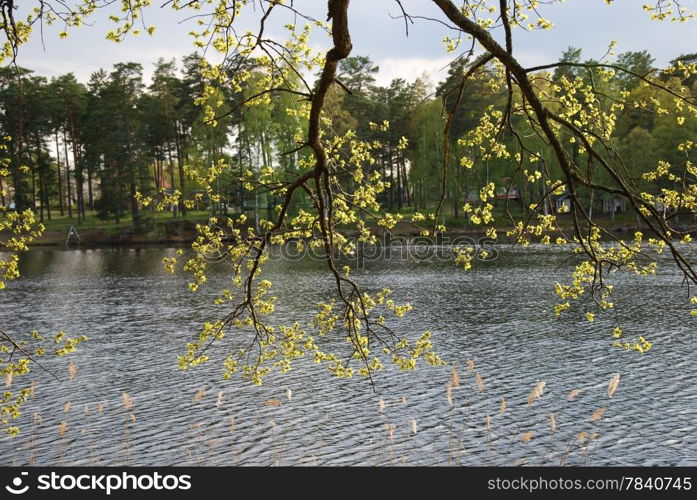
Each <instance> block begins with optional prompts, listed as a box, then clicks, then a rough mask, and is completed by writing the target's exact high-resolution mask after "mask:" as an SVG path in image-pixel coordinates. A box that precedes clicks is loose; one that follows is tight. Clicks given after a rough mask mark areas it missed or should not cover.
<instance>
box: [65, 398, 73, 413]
mask: <svg viewBox="0 0 697 500" xmlns="http://www.w3.org/2000/svg"><path fill="white" fill-rule="evenodd" d="M72 407H73V403H72V401H68V402H67V403H65V404H64V405H63V413H68V412H69V411H70V408H72Z"/></svg>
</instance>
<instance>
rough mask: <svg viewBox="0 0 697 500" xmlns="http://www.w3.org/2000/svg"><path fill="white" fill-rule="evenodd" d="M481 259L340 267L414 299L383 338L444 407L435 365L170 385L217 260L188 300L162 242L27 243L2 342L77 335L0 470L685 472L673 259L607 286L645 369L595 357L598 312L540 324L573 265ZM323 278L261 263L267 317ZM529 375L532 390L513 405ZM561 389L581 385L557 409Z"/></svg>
mask: <svg viewBox="0 0 697 500" xmlns="http://www.w3.org/2000/svg"><path fill="white" fill-rule="evenodd" d="M496 250H497V253H498V258H497V259H496V260H495V261H493V262H484V263H479V264H478V265H475V268H474V269H473V270H471V271H468V272H465V271H462V270H460V269H458V268H457V267H456V266H455V265H454V264H453V263H452V262H447V261H443V260H432V261H427V262H414V261H412V260H405V259H403V258H394V256H392V257H391V258H386V257H384V256H383V257H384V258H383V257H380V258H374V259H371V260H369V261H367V262H365V265H364V266H363V267H364V268H363V269H361V270H357V271H356V272H355V277H356V279H357V280H358V281H359V282H360V283H361V284H362V285H363V286H364V287H365V288H366V289H369V290H376V289H380V288H383V287H389V288H392V289H393V290H394V298H395V300H396V301H397V302H398V303H401V302H410V303H411V304H412V305H413V307H414V310H413V311H411V312H410V313H408V314H407V315H406V316H405V317H404V318H402V319H400V320H398V321H397V322H395V323H393V325H394V327H395V329H396V330H397V331H398V332H399V334H400V336H402V335H403V336H408V337H415V336H417V335H419V334H421V333H422V332H423V331H425V330H431V331H432V332H433V342H434V344H435V347H436V351H437V352H438V353H439V354H440V355H441V356H442V357H443V358H444V359H445V360H446V361H448V362H449V363H456V366H457V369H458V372H459V375H460V377H461V379H462V384H461V386H460V387H457V388H455V389H454V390H453V391H452V392H451V394H450V401H449V398H448V393H447V385H448V381H449V380H450V377H451V369H450V368H449V367H447V368H433V367H426V366H419V368H417V370H416V371H414V372H408V373H404V372H398V371H397V370H394V369H392V368H388V369H386V370H385V371H384V372H381V373H380V374H379V375H378V376H377V377H376V378H375V386H374V387H373V386H371V384H370V383H369V382H368V381H367V380H366V379H364V378H363V377H360V376H356V377H354V378H353V379H350V380H338V379H335V378H333V377H331V376H330V375H329V374H328V373H327V370H326V368H324V367H320V366H317V365H314V364H312V363H311V362H310V360H306V361H303V362H300V364H299V366H298V367H296V369H294V370H293V371H291V372H290V373H289V374H287V375H280V374H273V375H270V376H269V377H268V378H267V379H266V381H265V383H264V385H263V386H261V387H256V386H252V385H250V384H249V383H247V382H245V381H243V380H241V379H239V378H235V377H233V378H232V379H231V380H223V378H222V374H223V369H222V359H223V358H224V356H223V352H224V351H217V352H218V355H217V357H215V358H214V359H213V360H211V361H210V362H209V363H208V364H207V365H203V366H201V367H198V368H195V369H191V370H189V371H187V372H182V371H180V370H178V369H177V363H176V356H177V355H178V354H181V353H183V351H184V345H185V343H186V342H187V341H188V340H189V339H190V338H192V337H193V336H194V335H196V333H197V331H198V328H199V326H200V325H201V323H202V322H203V321H207V320H212V319H217V318H219V317H220V316H221V315H222V314H223V312H224V311H223V310H222V309H221V308H220V306H214V305H212V300H213V298H214V292H215V286H219V287H223V286H224V283H225V282H226V280H227V279H228V277H227V275H226V272H225V269H224V268H223V266H222V265H218V266H217V267H216V270H215V272H214V273H213V275H212V276H211V279H210V282H211V283H210V284H211V285H213V286H212V287H206V288H204V289H202V290H201V291H199V292H198V293H196V294H192V293H191V292H189V291H188V289H187V288H186V280H185V277H184V276H181V275H177V276H172V275H169V274H167V273H166V272H165V271H164V270H163V267H162V264H161V260H162V258H163V257H165V256H174V253H175V249H170V248H156V247H153V248H142V249H127V248H110V249H71V250H62V249H59V250H54V249H48V250H47V249H34V250H32V251H31V252H30V253H29V254H28V255H26V256H24V257H23V259H24V260H23V263H22V272H23V276H22V278H21V279H19V280H17V281H15V282H11V283H9V284H8V288H7V289H6V290H4V291H3V292H1V293H0V318H2V320H1V322H2V329H3V330H4V331H7V332H8V333H10V334H13V335H16V336H18V337H21V336H22V335H25V334H27V333H28V332H30V331H31V330H34V329H36V330H39V331H40V332H41V333H44V334H50V333H54V332H56V331H59V330H64V331H66V332H68V333H69V334H72V335H82V334H84V335H87V336H88V337H89V339H90V340H89V341H88V342H87V343H85V344H82V345H81V346H80V348H79V351H78V352H76V353H74V354H71V355H70V356H69V357H67V358H61V359H57V360H51V361H48V362H47V366H48V367H49V368H51V369H52V370H54V371H56V372H57V373H58V374H59V375H60V378H61V380H60V381H56V380H54V379H52V378H51V377H50V376H49V375H48V374H47V373H45V372H42V371H40V370H35V371H33V372H32V374H31V375H29V379H27V380H34V381H35V388H36V389H35V397H34V398H33V399H31V400H30V401H29V402H28V403H27V404H26V405H25V407H24V410H23V414H22V416H21V417H20V419H19V421H18V425H19V426H20V427H21V430H22V432H21V434H20V436H18V437H17V438H14V439H10V438H9V437H2V438H0V449H1V450H2V453H1V454H0V456H2V460H3V463H2V465H26V464H33V465H77V464H82V465H122V464H128V465H187V464H195V465H238V464H242V465H401V464H406V465H448V464H455V465H456V464H462V465H514V464H529V465H538V464H543V465H556V464H558V463H565V464H591V465H697V437H696V433H695V430H696V428H695V424H696V422H697V386H696V385H695V383H694V380H695V378H696V375H697V363H696V362H695V361H696V359H695V358H696V354H695V352H696V351H695V349H694V338H693V332H694V322H695V318H694V317H690V315H689V310H690V305H689V303H688V302H689V301H688V300H687V292H686V290H685V289H684V288H681V287H680V282H681V279H680V276H678V275H677V273H675V272H674V271H673V269H672V268H671V267H670V264H669V263H666V264H665V265H663V266H661V267H659V273H658V275H657V276H655V277H650V278H639V277H635V276H627V275H621V276H620V275H617V276H616V277H615V284H616V292H617V297H616V303H617V305H618V310H619V312H620V314H621V318H622V320H623V328H624V330H625V331H626V332H627V333H629V334H636V335H644V336H646V337H647V338H648V339H649V340H651V341H653V342H654V349H653V350H652V351H650V352H649V353H648V354H645V355H643V356H642V355H640V354H638V353H636V352H624V351H622V350H620V349H617V348H613V347H612V346H611V341H612V339H611V336H610V331H611V330H612V327H613V326H612V325H611V322H610V314H606V315H604V316H599V317H598V319H597V320H596V321H595V322H594V323H592V324H590V323H588V322H586V321H585V320H583V319H581V318H580V316H579V315H577V316H576V317H569V318H564V319H561V320H559V319H557V318H556V317H555V316H554V314H553V313H552V312H551V310H552V307H553V306H554V304H555V303H556V302H555V296H554V294H553V286H554V283H555V282H556V281H557V280H564V279H565V278H566V277H568V276H569V274H570V271H571V270H572V269H573V263H572V262H571V261H568V260H567V259H568V255H567V254H563V253H561V252H560V251H559V250H557V249H553V248H548V247H540V246H532V247H528V248H524V249H521V248H510V247H497V249H496ZM322 266H323V265H322V263H320V262H316V261H314V260H311V259H302V260H295V261H289V260H287V259H286V260H284V259H275V260H272V261H271V262H270V263H269V264H268V265H267V266H266V271H267V273H268V275H267V277H268V279H270V280H271V281H272V282H273V283H274V287H275V289H276V293H277V294H278V295H279V304H278V308H277V312H276V313H275V314H276V315H277V317H278V318H280V319H282V320H284V321H285V322H288V321H293V320H299V321H304V320H307V319H308V318H310V317H311V316H312V314H313V307H314V304H315V303H316V302H318V301H321V300H326V299H327V298H328V297H329V296H330V295H331V293H332V286H333V284H332V281H331V280H330V279H329V276H328V275H327V273H326V272H324V271H323V267H322ZM605 316H607V317H605ZM340 340H341V341H342V342H343V339H340ZM69 360H72V362H73V363H74V365H75V367H76V368H77V373H76V374H75V376H74V377H73V378H72V379H71V378H70V376H69V373H68V368H67V366H68V362H69ZM470 360H472V361H473V362H474V367H475V371H471V372H470V371H468V362H469V361H470ZM475 372H476V373H478V374H479V376H480V377H481V382H483V392H480V388H479V386H478V385H477V381H476V380H475ZM615 373H619V374H621V381H620V384H619V387H618V389H617V392H616V394H615V395H614V397H613V398H611V399H610V398H608V395H607V386H608V384H609V382H610V380H611V379H612V377H613V375H614V374H615ZM541 381H544V382H546V387H545V390H544V393H543V394H542V396H541V397H540V399H539V400H537V401H535V402H534V403H533V404H532V405H528V396H529V395H530V392H531V391H532V390H533V388H534V387H535V385H536V384H538V383H539V382H541ZM15 384H17V381H16V382H15ZM572 390H579V391H580V392H579V394H578V395H577V396H576V397H575V398H573V399H572V400H567V394H568V393H569V392H570V391H572ZM123 392H127V393H128V395H129V396H130V398H131V399H132V407H130V408H127V407H125V406H124V404H123V400H122V394H123ZM502 397H503V398H505V401H506V409H505V411H504V412H503V413H500V407H501V398H502ZM450 402H452V404H450ZM602 408H606V409H605V410H604V412H603V410H601V409H602ZM598 410H600V413H602V415H600V416H598V415H597V413H598V412H597V411H598ZM594 413H596V419H592V418H591V417H592V415H593V414H594ZM487 415H488V416H489V424H490V425H489V426H487ZM550 415H553V417H551V416H550Z"/></svg>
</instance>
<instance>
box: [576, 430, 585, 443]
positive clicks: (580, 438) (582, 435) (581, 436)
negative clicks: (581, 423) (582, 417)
mask: <svg viewBox="0 0 697 500" xmlns="http://www.w3.org/2000/svg"><path fill="white" fill-rule="evenodd" d="M576 440H577V441H578V442H579V443H581V444H583V443H585V442H586V441H587V440H588V433H587V432H586V431H581V432H579V433H578V435H577V436H576Z"/></svg>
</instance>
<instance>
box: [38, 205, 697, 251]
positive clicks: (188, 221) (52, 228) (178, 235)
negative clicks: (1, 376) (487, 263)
mask: <svg viewBox="0 0 697 500" xmlns="http://www.w3.org/2000/svg"><path fill="white" fill-rule="evenodd" d="M433 208H435V207H433ZM420 211H421V212H422V213H423V212H428V211H429V210H428V209H427V210H420ZM399 213H400V214H401V215H402V216H403V220H402V221H401V222H399V223H398V224H397V226H396V227H395V228H394V229H393V230H392V231H391V233H392V234H393V235H396V236H416V235H418V234H419V231H420V230H419V228H418V227H417V226H415V225H414V224H412V223H411V222H409V221H410V219H411V216H412V214H413V213H414V209H413V208H411V207H405V208H403V209H402V210H401V211H399ZM250 215H251V214H250ZM511 215H512V216H513V217H514V218H516V220H521V218H522V214H520V213H516V212H513V213H512V214H511ZM209 216H210V212H207V211H189V212H187V213H186V215H185V216H181V215H178V216H177V217H174V216H173V214H172V213H171V212H143V213H142V220H141V222H140V227H139V228H138V229H136V228H135V226H134V224H133V220H132V219H131V217H130V215H128V216H124V217H123V218H122V219H120V220H119V222H115V221H114V220H103V219H100V218H98V217H97V215H96V213H95V212H92V211H88V212H87V213H86V217H85V220H83V221H80V222H78V220H77V217H76V216H75V215H73V216H72V217H69V216H68V215H67V214H65V215H56V214H55V213H54V214H53V216H52V218H51V220H48V218H46V217H45V218H44V221H43V224H44V225H45V226H46V230H45V231H44V234H43V236H42V237H41V238H39V239H37V240H36V241H35V243H34V245H39V246H55V245H65V244H66V240H67V239H68V234H69V232H70V228H71V227H74V228H75V230H76V231H77V234H78V236H79V244H80V245H86V246H102V245H105V246H106V245H139V244H185V243H187V242H190V241H191V240H192V239H193V238H194V236H195V227H196V224H198V223H205V222H206V221H207V220H208V217H209ZM494 216H495V218H496V220H497V221H500V226H499V227H498V229H499V234H502V233H505V232H506V231H508V230H510V229H511V227H512V224H511V223H510V220H509V218H508V216H507V214H505V213H504V208H503V206H499V207H496V209H495V210H494ZM252 217H253V215H252ZM250 219H251V217H250ZM593 220H594V221H595V222H596V223H598V224H599V225H601V226H603V227H606V228H609V230H610V231H611V232H613V233H616V234H617V235H618V236H622V234H633V231H635V230H642V227H641V225H639V224H638V223H637V218H636V216H635V215H634V214H631V213H629V212H623V213H619V214H617V216H616V217H614V218H611V217H610V216H609V215H608V214H598V215H597V216H595V217H594V218H593ZM558 221H559V225H560V227H561V228H562V229H563V230H568V231H569V232H571V231H572V227H573V226H572V220H571V216H570V215H559V216H558ZM532 222H533V223H534V220H533V221H532ZM686 222H687V221H686ZM438 223H439V224H441V223H442V224H445V226H446V227H447V228H448V229H447V234H448V235H451V236H452V235H462V234H466V235H482V234H483V231H482V227H481V226H477V225H474V224H472V223H471V222H469V221H468V220H467V219H466V218H465V217H464V216H463V215H462V214H460V216H459V217H455V216H454V215H452V213H448V214H446V215H442V216H441V217H439V220H438ZM369 224H370V222H369ZM422 224H424V223H422ZM373 226H374V227H376V225H375V224H373ZM340 229H341V228H340ZM346 229H347V230H348V231H351V228H348V227H347V228H346ZM382 231H383V228H382V227H376V232H378V233H381V232H382ZM70 244H78V238H77V237H75V236H72V237H71V238H70Z"/></svg>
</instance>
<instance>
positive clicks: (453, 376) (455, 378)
mask: <svg viewBox="0 0 697 500" xmlns="http://www.w3.org/2000/svg"><path fill="white" fill-rule="evenodd" d="M450 383H451V384H452V386H453V387H458V386H459V385H460V375H459V374H458V373H457V368H455V363H453V367H452V370H451V371H450Z"/></svg>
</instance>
